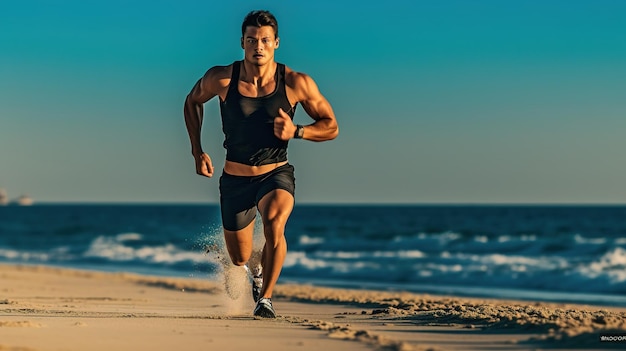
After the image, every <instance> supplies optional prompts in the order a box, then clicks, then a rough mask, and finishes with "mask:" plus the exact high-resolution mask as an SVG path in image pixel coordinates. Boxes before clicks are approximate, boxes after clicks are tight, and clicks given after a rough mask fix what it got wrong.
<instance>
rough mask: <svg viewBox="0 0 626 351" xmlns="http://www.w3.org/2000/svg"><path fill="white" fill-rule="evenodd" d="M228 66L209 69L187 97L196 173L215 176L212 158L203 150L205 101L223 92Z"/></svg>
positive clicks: (188, 123)
mask: <svg viewBox="0 0 626 351" xmlns="http://www.w3.org/2000/svg"><path fill="white" fill-rule="evenodd" d="M227 68H228V67H223V66H216V67H213V68H211V69H210V70H208V71H207V72H206V73H205V75H204V76H203V77H202V78H201V79H200V80H198V82H197V83H196V84H195V85H194V87H193V88H192V89H191V92H189V94H188V95H187V98H186V99H185V107H184V115H185V125H186V126H187V133H188V134H189V141H190V142H191V154H192V155H193V157H194V159H195V162H196V173H198V174H199V175H202V176H205V177H212V176H213V164H212V162H211V158H210V157H209V155H208V154H206V153H205V152H204V151H203V150H202V142H201V130H202V120H203V117H204V103H205V102H207V101H209V100H211V99H212V98H214V97H215V96H217V95H220V94H221V93H223V91H224V88H227V87H228V83H229V82H227V81H226V80H225V79H224V77H227V78H228V77H230V75H228V74H225V73H226V71H227Z"/></svg>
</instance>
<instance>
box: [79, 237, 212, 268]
mask: <svg viewBox="0 0 626 351" xmlns="http://www.w3.org/2000/svg"><path fill="white" fill-rule="evenodd" d="M139 237H140V235H139ZM129 240H139V239H138V236H134V235H130V234H124V235H118V236H116V237H107V236H100V237H98V238H96V239H95V240H94V241H93V242H92V243H91V245H90V246H89V248H88V249H87V251H86V252H85V253H84V257H89V258H104V259H107V260H111V261H133V260H141V261H145V262H149V263H168V264H172V263H178V262H183V261H191V262H205V261H206V256H205V255H204V254H202V253H200V252H190V251H184V250H181V249H179V248H177V247H176V246H174V245H172V244H165V245H162V246H143V247H140V248H134V247H130V246H127V245H125V244H124V243H125V242H127V241H129Z"/></svg>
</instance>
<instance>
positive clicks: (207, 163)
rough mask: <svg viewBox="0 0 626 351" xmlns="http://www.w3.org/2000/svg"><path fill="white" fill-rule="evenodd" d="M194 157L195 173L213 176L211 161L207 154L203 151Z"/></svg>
mask: <svg viewBox="0 0 626 351" xmlns="http://www.w3.org/2000/svg"><path fill="white" fill-rule="evenodd" d="M194 158H195V159H196V173H198V174H199V175H201V176H205V177H209V178H211V177H213V163H212V162H211V158H210V157H209V155H208V154H206V153H204V152H203V153H201V154H198V155H197V156H194Z"/></svg>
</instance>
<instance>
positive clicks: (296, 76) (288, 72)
mask: <svg viewBox="0 0 626 351" xmlns="http://www.w3.org/2000/svg"><path fill="white" fill-rule="evenodd" d="M285 82H286V83H287V85H288V86H290V87H291V88H299V87H305V86H307V85H309V84H311V83H312V82H313V78H311V76H309V75H308V74H306V73H304V72H298V71H294V70H293V69H291V68H289V67H288V66H285Z"/></svg>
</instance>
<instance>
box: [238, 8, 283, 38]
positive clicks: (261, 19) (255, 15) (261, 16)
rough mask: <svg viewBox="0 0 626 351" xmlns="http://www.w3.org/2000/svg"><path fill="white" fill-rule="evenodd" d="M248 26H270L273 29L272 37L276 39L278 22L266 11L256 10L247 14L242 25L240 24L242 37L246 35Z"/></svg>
mask: <svg viewBox="0 0 626 351" xmlns="http://www.w3.org/2000/svg"><path fill="white" fill-rule="evenodd" d="M248 26H252V27H261V26H270V27H272V29H274V36H275V37H276V38H278V21H276V17H274V15H272V14H271V13H270V12H269V11H267V10H256V11H251V12H250V13H248V15H247V16H246V18H244V19H243V24H241V35H242V36H243V35H244V34H245V33H246V27H248Z"/></svg>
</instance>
